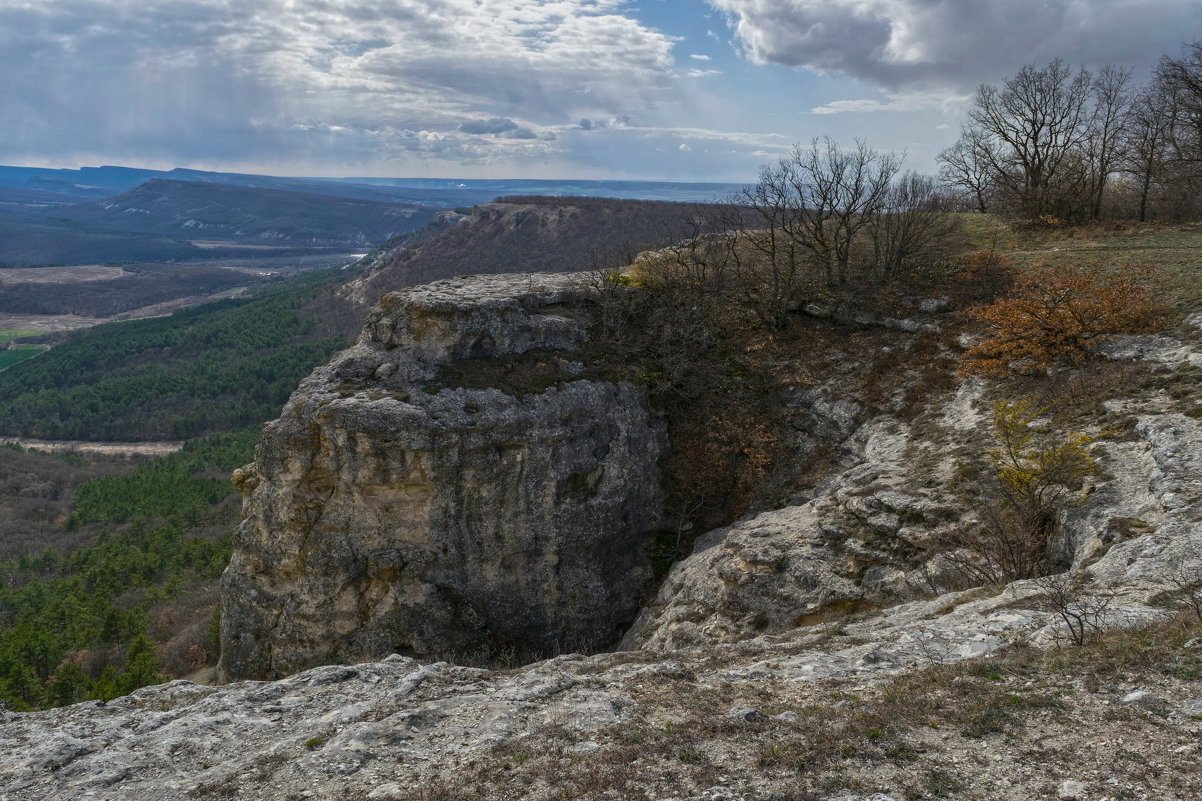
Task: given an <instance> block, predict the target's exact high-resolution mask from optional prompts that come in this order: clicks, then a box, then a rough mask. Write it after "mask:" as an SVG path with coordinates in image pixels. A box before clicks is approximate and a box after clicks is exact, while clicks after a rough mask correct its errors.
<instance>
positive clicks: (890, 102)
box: [810, 92, 971, 114]
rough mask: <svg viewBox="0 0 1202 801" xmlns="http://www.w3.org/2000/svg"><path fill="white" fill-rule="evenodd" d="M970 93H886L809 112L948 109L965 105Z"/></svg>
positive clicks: (817, 108) (842, 112) (830, 104)
mask: <svg viewBox="0 0 1202 801" xmlns="http://www.w3.org/2000/svg"><path fill="white" fill-rule="evenodd" d="M970 99H971V95H962V96H953V97H948V96H947V95H946V93H943V92H938V93H921V92H920V93H908V94H887V95H886V97H885V99H884V100H874V99H864V100H833V101H831V102H830V103H824V104H823V105H821V106H815V107H814V108H812V109H810V113H811V114H866V113H877V112H885V111H893V112H898V111H936V110H938V111H945V112H946V111H950V110H954V109H955V108H956V107H957V106H963V105H966V104H967V103H968V102H969V100H970Z"/></svg>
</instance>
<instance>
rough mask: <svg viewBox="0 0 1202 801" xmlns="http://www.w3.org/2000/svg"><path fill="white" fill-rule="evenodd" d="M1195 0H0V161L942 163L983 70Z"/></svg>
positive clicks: (750, 176)
mask: <svg viewBox="0 0 1202 801" xmlns="http://www.w3.org/2000/svg"><path fill="white" fill-rule="evenodd" d="M1197 12H1198V8H1197V2H1196V0H1145V1H1144V2H1135V0H1092V1H1091V2H1085V0H977V1H976V2H971V3H969V2H956V0H704V1H703V0H641V2H629V1H628V0H553V1H542V0H479V2H477V0H427V1H425V2H420V3H419V2H414V1H413V0H394V1H393V2H380V1H379V0H341V1H340V2H338V3H331V2H325V1H324V0H297V1H296V2H286V1H285V0H263V2H258V3H253V4H240V5H235V4H230V3H228V2H225V1H224V0H146V2H143V3H136V4H135V3H130V2H127V0H56V2H54V3H44V4H30V3H26V2H23V0H22V1H18V0H0V45H2V46H0V124H2V125H3V127H4V130H5V134H6V135H5V137H4V138H3V141H2V142H0V163H4V164H12V165H30V166H36V167H47V168H49V166H50V165H64V166H66V167H68V168H69V167H70V165H103V164H109V165H124V164H134V165H137V166H139V167H146V168H152V169H170V168H173V167H177V166H187V167H188V168H192V169H201V170H213V171H222V172H243V173H251V174H261V175H275V176H299V177H323V178H346V177H394V176H400V177H411V178H432V177H444V176H452V177H458V178H460V179H469V178H470V179H507V180H519V179H526V178H534V179H538V180H636V181H637V180H654V181H670V182H698V181H701V182H737V183H743V182H748V181H753V180H754V179H755V176H756V171H757V169H758V167H759V165H761V164H763V163H765V162H767V161H771V160H773V159H775V158H777V157H778V156H781V155H784V154H785V153H787V152H788V149H789V148H790V147H791V145H792V144H793V143H795V142H808V141H809V140H810V139H812V138H814V137H817V136H821V135H824V134H830V135H832V136H834V137H835V138H836V139H839V140H840V141H844V142H850V141H851V140H852V139H854V138H857V137H858V138H863V139H866V140H867V141H868V142H869V144H870V145H872V146H873V147H875V148H877V149H878V150H892V151H897V152H905V153H906V154H907V166H910V167H914V168H917V169H921V170H927V171H929V170H932V169H933V168H934V164H935V161H934V157H935V154H936V153H938V151H939V150H941V149H942V148H943V147H946V146H947V145H948V144H950V143H951V142H952V141H953V140H954V139H955V137H956V134H957V131H958V128H959V124H960V121H961V119H962V117H963V113H964V111H965V108H966V107H967V105H968V102H969V100H970V98H971V95H972V93H973V91H974V89H975V87H976V86H977V85H978V84H979V83H981V82H991V83H996V82H998V81H1001V80H1002V79H1004V78H1005V77H1007V76H1008V75H1011V74H1013V73H1014V72H1015V71H1017V70H1018V69H1019V68H1020V67H1021V66H1022V65H1023V64H1025V63H1036V64H1042V63H1046V62H1047V61H1048V60H1050V59H1052V58H1056V57H1060V58H1063V59H1065V60H1066V61H1067V62H1068V63H1070V64H1073V65H1083V66H1086V67H1093V68H1096V67H1097V66H1099V65H1101V64H1103V63H1111V62H1112V63H1116V64H1120V65H1125V66H1129V67H1131V68H1132V69H1133V70H1134V71H1135V76H1136V78H1137V80H1140V81H1142V80H1144V79H1145V78H1146V76H1147V72H1148V70H1149V69H1150V68H1151V67H1152V66H1153V65H1154V63H1155V61H1156V60H1157V58H1159V57H1160V56H1161V55H1163V54H1176V53H1177V52H1178V51H1179V49H1180V46H1181V44H1182V43H1183V42H1184V41H1188V40H1192V39H1194V38H1197V37H1198V36H1199V35H1200V34H1202V26H1200V25H1199V21H1198V13H1197Z"/></svg>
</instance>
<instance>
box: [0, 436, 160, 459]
mask: <svg viewBox="0 0 1202 801" xmlns="http://www.w3.org/2000/svg"><path fill="white" fill-rule="evenodd" d="M0 442H15V443H16V444H18V445H20V446H21V447H22V448H36V449H37V450H39V451H48V452H50V453H62V452H63V451H72V452H77V453H98V454H103V455H105V456H166V455H167V454H169V453H175V452H176V451H178V450H179V449H180V448H182V447H184V443H183V440H180V441H173V442H82V441H79V440H49V439H21V438H19V437H6V438H4V439H2V440H0Z"/></svg>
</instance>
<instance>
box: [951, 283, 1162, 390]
mask: <svg viewBox="0 0 1202 801" xmlns="http://www.w3.org/2000/svg"><path fill="white" fill-rule="evenodd" d="M1151 284H1152V275H1151V271H1150V270H1148V268H1146V267H1143V266H1140V265H1128V266H1127V267H1125V268H1124V269H1123V271H1122V272H1121V273H1120V274H1117V275H1104V274H1102V273H1101V272H1100V271H1099V270H1097V269H1096V268H1083V267H1075V266H1069V265H1064V264H1053V263H1050V262H1044V263H1042V264H1040V265H1037V266H1036V267H1034V268H1032V269H1031V270H1030V271H1028V272H1025V273H1022V274H1021V275H1019V276H1018V278H1017V279H1016V280H1015V282H1014V288H1013V289H1012V290H1011V291H1010V293H1009V294H1008V295H1007V296H1006V297H1004V298H1001V299H1000V300H997V301H994V302H993V303H991V304H990V305H988V306H985V307H982V308H980V309H977V310H974V312H973V316H974V317H975V318H976V319H977V320H978V321H979V322H981V323H984V324H985V326H986V327H987V329H988V333H987V334H986V336H985V337H984V338H983V339H981V341H980V342H978V343H977V344H976V345H975V346H973V347H972V348H970V349H969V350H968V351H967V352H966V353H965V354H964V358H963V360H962V361H961V363H960V373H961V375H965V376H969V375H989V376H998V377H1005V376H1011V375H1031V374H1034V373H1038V372H1042V371H1046V370H1049V369H1052V368H1056V367H1077V366H1080V365H1082V364H1084V363H1085V362H1086V361H1087V360H1088V359H1089V358H1090V357H1091V356H1093V355H1095V354H1096V353H1097V352H1098V348H1099V346H1100V345H1102V344H1103V343H1104V342H1105V341H1106V340H1108V339H1110V338H1111V337H1113V336H1114V335H1115V334H1122V333H1139V332H1146V331H1153V330H1156V329H1157V328H1158V327H1159V326H1160V325H1161V321H1162V320H1163V317H1164V313H1165V310H1164V308H1163V307H1162V306H1161V305H1160V304H1159V303H1157V302H1156V301H1155V300H1154V299H1153V298H1152V294H1151V292H1150V291H1149V286H1150V285H1151Z"/></svg>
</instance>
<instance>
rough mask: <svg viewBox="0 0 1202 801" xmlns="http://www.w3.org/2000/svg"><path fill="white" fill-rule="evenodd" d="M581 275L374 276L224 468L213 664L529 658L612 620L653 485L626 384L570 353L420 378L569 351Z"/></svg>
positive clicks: (633, 562) (657, 440)
mask: <svg viewBox="0 0 1202 801" xmlns="http://www.w3.org/2000/svg"><path fill="white" fill-rule="evenodd" d="M583 294H584V293H583V291H582V290H579V289H578V288H577V283H576V281H575V280H573V279H572V278H570V277H568V276H545V275H508V276H488V277H477V278H473V279H471V280H470V281H444V282H438V283H434V284H430V285H427V286H423V287H420V288H417V289H414V290H409V291H406V292H403V293H396V294H394V295H390V296H386V297H385V298H384V300H383V301H382V303H381V306H380V307H379V308H378V309H377V310H376V311H375V312H373V314H372V315H371V317H370V318H369V319H368V321H367V324H366V326H365V327H364V331H363V335H362V336H361V337H360V340H359V342H358V343H357V344H356V345H355V346H354V347H352V348H350V349H349V350H347V351H344V352H343V353H342V354H340V355H339V356H337V357H336V358H335V359H334V360H333V361H332V362H331V363H330V364H329V365H327V366H325V367H322V368H319V369H318V370H317V371H315V372H314V374H313V375H311V376H310V377H309V378H307V379H306V380H305V381H304V382H303V383H302V384H301V386H300V388H299V389H298V390H297V391H296V393H294V395H293V396H292V398H291V399H290V400H289V402H288V404H287V406H286V407H285V408H284V411H283V413H282V415H281V417H280V419H279V420H277V421H275V422H273V423H270V424H269V425H268V426H267V427H266V429H265V431H264V435H263V439H262V441H261V443H260V445H259V447H258V449H257V451H256V461H255V463H254V465H252V466H250V467H248V468H244V469H243V470H242V471H240V473H239V475H238V477H237V481H238V482H239V484H240V486H241V487H242V490H243V492H244V494H245V507H244V520H243V522H242V524H241V526H240V527H239V529H238V532H237V535H236V537H235V546H234V556H233V560H232V562H231V564H230V567H229V568H228V569H227V571H226V573H225V575H224V577H223V580H222V587H223V614H222V638H223V649H222V660H221V670H222V672H223V674H224V675H225V676H226V677H228V678H278V677H281V676H284V675H287V674H289V673H292V672H295V671H297V670H301V669H303V668H306V667H311V666H313V665H317V664H322V663H327V662H354V661H358V660H363V659H369V658H373V657H374V658H381V657H383V656H386V655H387V654H389V653H393V652H397V653H404V654H410V655H415V656H421V657H424V658H444V659H453V660H457V661H469V662H473V661H474V662H487V661H490V660H496V659H502V660H506V659H522V658H527V659H528V658H529V657H531V656H533V655H538V654H545V653H548V652H558V651H560V650H571V649H595V648H598V647H601V646H603V645H606V644H608V643H611V642H614V641H616V640H617V639H618V638H619V637H620V636H621V634H622V632H623V630H624V628H625V626H626V625H627V624H628V623H629V621H630V620H631V619H632V618H633V616H634V614H635V612H636V611H637V608H638V604H639V601H640V600H641V593H642V592H643V588H644V587H645V586H646V582H647V580H648V579H649V570H648V566H647V562H646V557H645V555H644V553H643V548H642V545H643V537H644V534H645V533H646V532H647V531H648V530H650V529H651V528H653V527H654V526H655V525H656V523H657V521H658V517H659V514H660V508H661V503H662V501H661V494H660V488H659V479H658V470H657V466H656V463H657V459H658V457H659V453H660V449H661V442H662V435H661V432H660V428H659V425H658V424H657V422H656V421H655V419H654V418H653V416H652V415H651V413H650V411H649V409H648V407H647V405H646V403H645V400H644V398H643V397H642V394H641V393H640V391H639V390H637V389H636V388H635V387H633V386H631V385H629V384H612V383H606V382H599V381H588V380H578V379H576V378H575V377H574V376H573V375H571V374H570V372H565V373H564V374H563V375H562V380H559V381H556V382H553V383H551V384H550V385H549V386H541V385H540V386H532V387H530V388H529V389H528V391H527V392H525V393H516V394H507V393H506V392H503V391H501V390H499V389H496V388H488V387H487V386H485V387H484V388H467V387H458V388H456V387H447V386H444V387H443V388H441V389H438V390H437V391H434V389H436V388H432V384H433V382H435V380H436V379H437V378H438V376H439V375H440V371H441V370H444V369H446V368H447V367H448V366H454V365H457V364H462V363H464V361H465V360H475V361H473V362H471V364H473V365H482V366H481V367H480V368H479V369H488V366H489V365H488V360H489V359H499V358H501V357H528V358H529V359H530V360H533V361H537V360H539V359H546V360H550V361H554V360H556V359H558V358H559V357H558V356H557V354H559V353H561V352H570V351H571V350H573V349H574V348H575V347H576V346H577V345H578V344H579V343H580V342H582V341H583V339H584V338H585V337H586V332H585V330H584V328H583V326H582V325H581V324H580V323H578V322H577V321H575V320H574V319H572V317H571V316H570V310H571V305H572V303H573V302H574V301H577V300H579V299H580V298H581V297H582V296H583ZM506 364H507V365H508V367H509V370H510V375H511V374H512V372H513V371H519V372H520V371H521V370H523V369H525V366H526V365H525V364H524V363H506ZM511 377H512V375H511ZM518 378H520V377H518ZM515 380H516V379H515ZM483 383H484V384H487V383H488V382H487V381H484V382H483ZM511 383H512V382H511Z"/></svg>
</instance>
